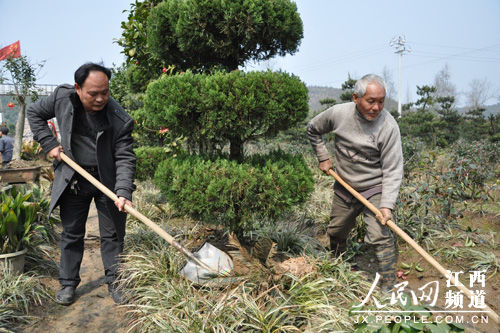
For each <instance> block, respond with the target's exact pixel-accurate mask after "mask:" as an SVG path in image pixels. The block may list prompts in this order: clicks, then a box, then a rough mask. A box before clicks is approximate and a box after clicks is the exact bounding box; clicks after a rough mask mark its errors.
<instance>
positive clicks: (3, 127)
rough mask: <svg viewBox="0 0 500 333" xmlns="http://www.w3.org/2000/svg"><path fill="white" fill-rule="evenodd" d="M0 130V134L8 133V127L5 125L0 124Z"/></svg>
mask: <svg viewBox="0 0 500 333" xmlns="http://www.w3.org/2000/svg"><path fill="white" fill-rule="evenodd" d="M0 132H2V134H5V135H7V134H9V129H8V128H7V127H5V126H2V127H0Z"/></svg>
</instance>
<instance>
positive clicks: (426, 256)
mask: <svg viewBox="0 0 500 333" xmlns="http://www.w3.org/2000/svg"><path fill="white" fill-rule="evenodd" d="M328 172H329V173H330V175H332V176H333V178H335V180H336V181H338V182H339V183H340V184H342V186H344V188H345V189H346V190H348V191H349V192H350V193H351V194H352V195H353V196H354V197H355V198H356V199H358V200H359V201H360V202H362V203H363V204H364V205H365V206H366V207H367V208H368V209H369V210H370V211H372V213H373V214H375V216H376V217H377V219H378V220H379V221H380V222H381V223H382V219H383V217H382V213H381V212H380V210H378V209H377V207H375V206H374V205H373V204H372V203H371V202H369V201H368V200H366V198H365V197H363V196H362V195H361V194H359V193H358V192H357V191H356V190H355V189H353V188H352V187H351V186H350V185H349V184H347V183H346V182H345V181H344V180H343V179H342V178H340V176H339V175H337V174H336V173H335V172H334V171H333V170H332V169H330V170H329V171H328ZM386 225H387V226H389V227H390V228H391V229H392V230H394V232H395V233H397V234H398V235H399V236H400V237H401V238H403V239H404V240H405V241H406V242H407V243H408V244H410V245H411V247H413V248H414V249H415V250H416V251H417V252H418V253H419V254H420V255H421V256H422V257H423V258H424V259H425V260H426V261H427V262H428V263H429V264H431V265H432V266H433V267H434V268H436V269H437V270H438V271H439V272H440V273H441V274H442V275H443V276H444V277H445V278H450V281H451V282H452V283H453V285H455V286H456V287H457V288H458V289H460V290H461V291H463V292H464V294H466V295H467V296H468V297H469V298H472V297H474V294H473V293H472V292H471V291H470V290H469V289H467V288H466V287H465V286H464V285H463V284H462V283H461V282H460V281H458V280H457V279H455V276H454V275H453V274H451V275H449V274H448V271H447V270H446V269H445V268H444V267H443V266H441V264H439V263H438V262H437V261H436V260H435V259H434V258H433V257H432V256H431V255H429V254H428V253H427V252H426V251H425V250H424V249H423V248H422V247H421V246H420V245H418V243H417V242H415V241H414V240H413V239H412V238H411V237H410V236H408V234H407V233H406V232H404V231H403V230H402V229H401V228H400V227H398V226H397V225H396V224H395V223H394V222H393V221H391V220H389V221H387V222H386ZM486 310H488V311H489V312H487V313H488V315H489V316H490V317H491V318H492V319H493V320H494V321H495V323H497V324H498V320H499V318H498V314H497V313H496V312H495V311H493V309H491V308H490V307H489V306H488V305H486Z"/></svg>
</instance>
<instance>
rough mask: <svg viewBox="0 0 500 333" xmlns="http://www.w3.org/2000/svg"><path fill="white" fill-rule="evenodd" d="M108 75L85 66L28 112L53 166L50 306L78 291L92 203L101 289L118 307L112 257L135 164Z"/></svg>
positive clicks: (119, 246) (125, 119)
mask: <svg viewBox="0 0 500 333" xmlns="http://www.w3.org/2000/svg"><path fill="white" fill-rule="evenodd" d="M110 78H111V71H110V70H109V69H108V68H105V67H103V66H101V65H99V64H94V63H86V64H84V65H82V66H81V67H80V68H78V69H77V70H76V72H75V84H74V86H71V85H61V86H59V87H57V88H56V90H55V91H54V93H52V94H51V95H50V96H48V97H47V98H45V99H42V100H39V101H38V102H37V103H35V104H32V105H31V106H30V107H29V108H28V110H27V116H28V120H29V123H30V126H31V130H32V132H33V137H34V139H35V140H37V141H38V142H39V143H40V145H41V146H42V148H43V149H44V151H45V152H48V154H49V156H50V157H53V158H54V175H55V178H54V183H53V185H52V194H51V202H50V207H49V214H50V213H51V212H52V210H53V209H54V208H55V207H56V206H57V205H59V207H60V217H61V223H62V227H63V231H62V234H61V265H60V271H59V282H60V283H61V286H62V288H61V290H59V291H58V292H57V294H56V301H57V302H58V303H60V304H64V305H69V304H71V303H73V302H74V300H75V289H76V287H77V286H78V284H79V283H80V275H79V271H80V264H81V262H82V257H83V249H84V236H85V223H86V221H87V217H88V212H89V207H90V203H91V201H92V199H94V202H95V205H96V207H97V211H98V217H99V232H100V240H101V256H102V261H103V264H104V271H105V282H106V283H107V284H108V290H109V292H110V294H111V296H112V297H113V300H114V301H115V302H116V303H122V302H123V301H124V299H123V295H122V293H121V292H120V290H119V289H117V286H116V284H115V279H116V277H117V275H118V256H119V254H120V253H122V251H123V239H124V236H125V219H126V214H125V213H124V206H125V204H129V205H131V204H132V202H131V200H132V192H133V191H134V189H135V185H134V173H135V161H136V157H135V154H134V151H133V139H132V135H131V134H132V130H133V127H134V120H133V119H132V118H131V117H130V116H129V115H128V113H127V112H125V110H124V109H123V108H122V107H121V106H120V105H119V104H118V103H117V102H116V101H115V100H113V99H112V98H111V97H110V96H109V79H110ZM54 117H56V119H57V122H58V124H59V131H60V138H61V143H59V142H58V141H57V139H56V137H54V135H53V133H52V131H51V129H50V127H49V126H48V125H47V120H49V119H52V118H54ZM60 152H64V153H65V154H66V155H68V156H69V157H70V158H71V159H73V160H74V161H75V162H76V163H78V164H79V165H80V166H82V167H83V168H84V169H85V170H87V171H88V172H89V173H90V174H92V175H93V176H94V177H95V178H97V179H98V180H100V182H101V183H103V184H104V185H105V186H106V187H108V188H110V189H111V190H113V191H114V192H115V193H116V194H117V196H118V198H119V200H118V201H116V202H115V203H113V202H112V201H111V200H110V199H108V198H107V197H106V196H105V195H104V194H102V193H101V192H100V191H99V190H98V189H97V188H96V187H94V186H93V185H92V184H91V183H89V182H88V181H87V180H86V179H85V178H83V177H81V176H80V175H79V174H77V173H75V171H74V170H73V169H72V168H71V167H70V166H69V165H67V164H66V163H64V162H62V161H61V157H60Z"/></svg>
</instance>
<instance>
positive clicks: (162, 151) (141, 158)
mask: <svg viewBox="0 0 500 333" xmlns="http://www.w3.org/2000/svg"><path fill="white" fill-rule="evenodd" d="M134 152H135V155H136V156H137V165H136V171H135V177H136V178H137V179H139V180H146V179H148V178H152V177H153V176H154V174H155V171H156V169H157V168H158V164H160V162H161V161H163V160H164V159H166V158H167V157H169V156H172V150H171V149H169V148H165V147H139V148H135V149H134Z"/></svg>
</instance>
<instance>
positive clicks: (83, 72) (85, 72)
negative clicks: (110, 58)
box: [75, 62, 111, 87]
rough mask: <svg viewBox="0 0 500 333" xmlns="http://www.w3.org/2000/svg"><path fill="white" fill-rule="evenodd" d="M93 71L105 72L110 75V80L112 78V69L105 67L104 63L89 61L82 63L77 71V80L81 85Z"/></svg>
mask: <svg viewBox="0 0 500 333" xmlns="http://www.w3.org/2000/svg"><path fill="white" fill-rule="evenodd" d="M92 71H98V72H103V73H104V74H106V76H107V77H108V80H110V79H111V70H110V69H109V68H106V67H104V66H103V65H102V64H96V63H94V62H87V63H85V64H83V65H81V66H80V67H79V68H78V69H77V70H76V72H75V82H76V83H77V84H78V85H79V86H80V87H81V86H83V83H84V82H85V80H87V77H88V76H89V73H90V72H92Z"/></svg>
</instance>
